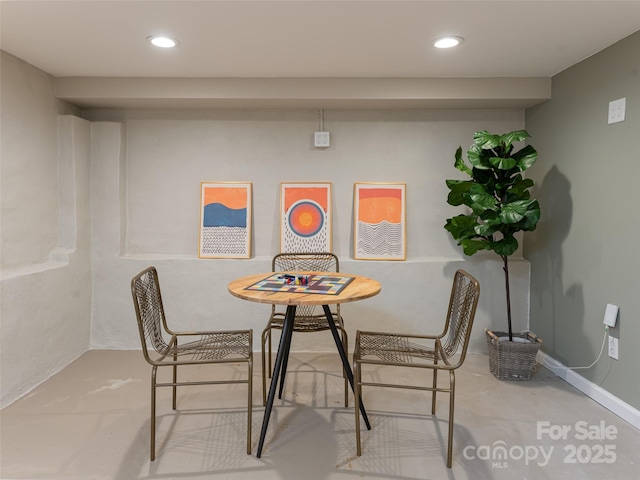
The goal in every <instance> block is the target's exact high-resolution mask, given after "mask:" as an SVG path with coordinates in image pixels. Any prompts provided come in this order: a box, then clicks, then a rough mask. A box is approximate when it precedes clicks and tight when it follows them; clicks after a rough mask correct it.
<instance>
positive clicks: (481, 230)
mask: <svg viewBox="0 0 640 480" xmlns="http://www.w3.org/2000/svg"><path fill="white" fill-rule="evenodd" d="M528 137H529V134H528V133H527V132H526V131H525V130H516V131H513V132H509V133H505V134H503V135H495V134H492V133H489V132H488V131H486V130H483V131H480V132H476V133H475V134H474V136H473V145H472V146H471V147H470V148H469V150H468V151H467V160H468V162H469V163H468V164H467V162H466V161H465V160H464V159H463V158H462V147H458V149H457V150H456V154H455V163H454V166H455V168H456V169H458V170H459V171H461V172H462V173H464V174H466V175H467V176H468V177H469V178H468V179H466V180H447V181H446V182H447V187H449V190H450V192H449V196H448V198H447V203H449V204H450V205H453V206H465V207H467V209H466V211H465V213H462V214H460V215H458V216H455V217H452V218H449V219H447V223H446V224H445V226H444V228H445V229H446V230H447V231H449V232H450V233H451V235H452V236H453V238H454V239H455V240H456V241H457V242H458V245H460V246H461V247H462V250H463V252H464V253H465V255H474V254H475V253H477V252H478V251H480V250H490V251H492V252H494V253H496V254H497V255H498V256H499V257H500V259H501V260H502V269H503V271H504V281H505V292H506V300H507V311H506V313H507V331H506V332H499V331H496V332H493V331H490V330H485V334H486V339H487V345H488V347H489V366H490V370H491V373H492V374H493V375H494V376H495V377H496V378H498V379H501V380H528V379H530V378H531V374H532V372H533V370H534V368H535V362H536V355H537V353H538V350H539V349H540V344H541V343H542V340H540V339H539V338H538V337H536V335H534V334H533V333H532V332H530V331H524V332H519V333H516V334H514V332H513V329H512V322H511V292H510V290H509V257H510V256H511V255H513V253H514V252H515V251H516V250H517V249H518V241H517V239H516V237H515V235H516V234H517V233H518V232H522V231H524V232H526V231H532V230H535V228H536V225H537V223H538V220H539V219H540V205H539V204H538V201H537V200H535V199H532V198H531V193H530V191H529V189H530V188H531V187H533V185H534V183H533V180H531V179H528V178H524V177H523V172H525V171H526V170H527V169H528V168H529V167H531V166H532V165H533V164H534V163H535V161H536V159H537V157H538V153H537V152H536V150H535V149H534V148H533V147H532V146H531V145H526V146H524V147H523V148H521V149H519V150H517V151H514V143H515V142H521V141H523V140H525V139H526V138H528Z"/></svg>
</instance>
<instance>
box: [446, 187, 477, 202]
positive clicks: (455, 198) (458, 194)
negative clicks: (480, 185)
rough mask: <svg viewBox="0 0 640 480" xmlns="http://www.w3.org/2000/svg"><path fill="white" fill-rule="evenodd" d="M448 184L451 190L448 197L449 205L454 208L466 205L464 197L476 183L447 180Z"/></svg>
mask: <svg viewBox="0 0 640 480" xmlns="http://www.w3.org/2000/svg"><path fill="white" fill-rule="evenodd" d="M446 183H447V187H449V190H451V191H450V192H449V196H448V197H447V203H448V204H449V205H453V206H454V207H457V206H458V205H464V204H465V201H464V196H465V194H466V193H468V192H469V189H470V188H471V187H472V186H473V184H474V183H473V182H472V181H470V180H447V181H446Z"/></svg>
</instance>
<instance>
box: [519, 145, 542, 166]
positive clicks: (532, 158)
mask: <svg viewBox="0 0 640 480" xmlns="http://www.w3.org/2000/svg"><path fill="white" fill-rule="evenodd" d="M513 158H514V159H515V161H516V163H517V165H518V168H519V169H520V171H521V172H524V171H525V170H526V169H528V168H529V167H530V166H531V165H533V164H534V163H536V160H537V159H538V152H536V150H535V149H534V148H533V147H532V146H531V145H527V146H526V147H524V148H523V149H522V150H519V151H517V152H516V153H514V154H513Z"/></svg>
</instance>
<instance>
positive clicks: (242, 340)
mask: <svg viewBox="0 0 640 480" xmlns="http://www.w3.org/2000/svg"><path fill="white" fill-rule="evenodd" d="M131 293H132V295H133V304H134V307H135V311H136V317H137V319H138V330H139V332H140V342H141V343H142V353H143V355H144V358H145V360H146V361H147V362H148V363H149V364H151V365H152V367H153V368H152V369H151V422H150V423H151V441H150V452H151V455H150V458H151V461H153V460H155V437H156V434H155V433H156V388H158V387H172V388H173V404H172V407H173V410H175V409H176V391H177V387H179V386H185V385H220V384H232V383H233V384H236V383H246V384H247V390H248V395H247V454H249V453H251V406H252V388H253V387H252V376H253V352H252V342H253V331H252V330H233V331H205V332H176V331H173V330H170V329H169V327H168V326H167V320H166V317H165V313H164V307H163V305H162V295H161V294H160V284H159V282H158V272H157V271H156V269H155V268H154V267H149V268H147V269H145V270H143V271H142V272H140V273H138V274H137V275H136V276H135V277H133V279H132V280H131ZM183 339H184V340H186V341H185V343H182V341H183ZM222 363H227V364H228V363H246V364H247V378H246V379H228V380H216V381H214V380H207V381H198V382H195V381H193V382H178V366H179V365H204V364H222ZM158 367H172V370H173V379H172V381H171V382H166V383H159V382H158V381H157V372H158Z"/></svg>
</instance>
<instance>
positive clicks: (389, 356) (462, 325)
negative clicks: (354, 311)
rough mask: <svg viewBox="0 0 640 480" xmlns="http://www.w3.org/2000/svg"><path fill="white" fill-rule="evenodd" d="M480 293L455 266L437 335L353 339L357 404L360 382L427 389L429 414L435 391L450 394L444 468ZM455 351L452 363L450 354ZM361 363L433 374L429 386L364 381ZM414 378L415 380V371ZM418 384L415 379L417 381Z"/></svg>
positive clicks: (360, 334) (358, 336)
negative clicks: (441, 381) (441, 379)
mask: <svg viewBox="0 0 640 480" xmlns="http://www.w3.org/2000/svg"><path fill="white" fill-rule="evenodd" d="M479 296H480V285H479V283H478V281H477V280H476V279H475V278H473V277H472V276H471V275H469V274H468V273H467V272H465V271H464V270H458V271H457V272H456V274H455V277H454V279H453V286H452V288H451V297H450V300H449V309H448V312H447V318H446V321H445V325H444V330H443V331H442V333H441V334H440V335H437V336H431V335H413V334H406V335H402V334H395V333H384V332H364V331H359V330H358V331H357V332H356V343H355V349H354V354H353V375H354V383H355V385H354V386H355V388H354V396H355V404H356V405H358V404H359V399H360V398H361V397H362V387H363V386H365V385H366V386H377V387H391V388H406V389H412V390H427V391H430V392H432V398H431V413H432V414H434V415H435V413H436V393H437V392H443V393H449V433H448V446H447V467H449V468H451V453H452V445H453V411H454V399H455V370H456V369H457V368H458V367H460V366H461V365H462V363H463V362H464V359H465V356H466V353H467V347H468V345H469V338H470V335H471V328H472V326H473V319H474V316H475V312H476V306H477V305H478V298H479ZM456 354H459V357H457V359H456V360H455V361H453V359H452V357H453V356H454V355H456ZM364 365H372V366H382V365H386V366H392V367H409V368H426V369H429V370H431V371H432V372H433V383H432V386H422V385H416V384H412V385H401V384H397V383H396V384H388V383H381V382H374V381H371V382H364V381H362V368H363V366H364ZM440 370H444V371H448V372H449V384H448V386H447V387H438V380H437V378H438V371H440ZM412 378H417V377H416V376H415V375H414V376H412ZM416 383H417V382H416ZM355 412H356V447H357V454H358V456H360V455H361V454H362V449H361V442H360V416H359V414H358V409H356V410H355Z"/></svg>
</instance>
